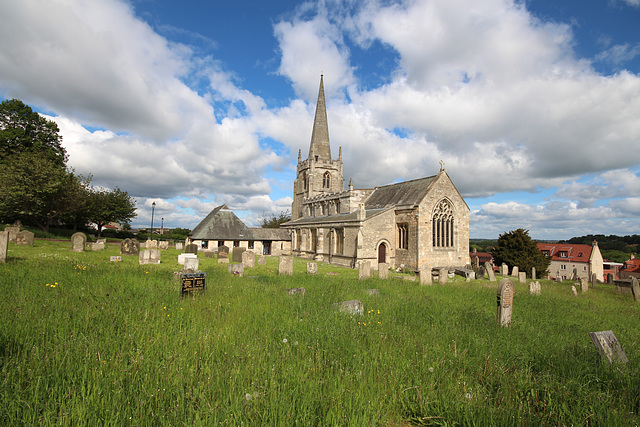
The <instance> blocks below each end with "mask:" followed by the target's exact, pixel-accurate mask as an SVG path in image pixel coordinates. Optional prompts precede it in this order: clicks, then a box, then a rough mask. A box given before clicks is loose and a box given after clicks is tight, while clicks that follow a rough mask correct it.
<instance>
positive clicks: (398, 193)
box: [365, 175, 437, 210]
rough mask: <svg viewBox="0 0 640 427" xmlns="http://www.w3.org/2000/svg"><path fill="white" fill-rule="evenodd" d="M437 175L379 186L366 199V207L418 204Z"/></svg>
mask: <svg viewBox="0 0 640 427" xmlns="http://www.w3.org/2000/svg"><path fill="white" fill-rule="evenodd" d="M436 177H437V175H434V176H429V177H426V178H420V179H414V180H411V181H405V182H399V183H397V184H390V185H385V186H382V187H377V188H376V189H375V190H374V192H373V193H372V194H371V195H370V196H369V197H368V198H367V200H366V201H365V209H367V210H369V209H381V208H390V207H400V206H407V207H414V206H417V205H418V204H419V203H420V202H421V201H422V199H424V196H425V195H426V194H427V192H428V191H429V187H430V185H431V183H432V182H433V181H434V180H435V179H436Z"/></svg>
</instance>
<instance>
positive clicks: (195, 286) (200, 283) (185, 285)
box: [180, 272, 207, 296]
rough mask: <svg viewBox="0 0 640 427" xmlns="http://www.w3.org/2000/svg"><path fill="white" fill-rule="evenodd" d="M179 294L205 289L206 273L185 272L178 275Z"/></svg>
mask: <svg viewBox="0 0 640 427" xmlns="http://www.w3.org/2000/svg"><path fill="white" fill-rule="evenodd" d="M180 285H181V286H180V296H184V295H185V294H187V293H193V292H195V291H205V290H206V289H207V273H201V272H198V273H186V274H182V275H180Z"/></svg>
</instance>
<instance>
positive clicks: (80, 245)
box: [71, 231, 87, 252]
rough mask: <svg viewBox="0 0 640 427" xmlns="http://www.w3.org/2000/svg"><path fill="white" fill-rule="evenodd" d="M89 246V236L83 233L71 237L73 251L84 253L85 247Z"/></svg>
mask: <svg viewBox="0 0 640 427" xmlns="http://www.w3.org/2000/svg"><path fill="white" fill-rule="evenodd" d="M86 244H87V235H86V234H84V233H81V232H79V231H78V232H77V233H73V234H72V235H71V251H72V252H84V246H85V245H86Z"/></svg>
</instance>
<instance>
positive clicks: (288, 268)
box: [278, 256, 293, 276]
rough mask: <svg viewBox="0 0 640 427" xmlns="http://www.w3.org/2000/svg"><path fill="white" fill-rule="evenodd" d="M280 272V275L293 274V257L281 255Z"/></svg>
mask: <svg viewBox="0 0 640 427" xmlns="http://www.w3.org/2000/svg"><path fill="white" fill-rule="evenodd" d="M278 274H279V275H280V276H285V275H288V276H293V258H292V257H290V256H281V257H279V259H278Z"/></svg>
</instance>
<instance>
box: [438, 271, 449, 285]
mask: <svg viewBox="0 0 640 427" xmlns="http://www.w3.org/2000/svg"><path fill="white" fill-rule="evenodd" d="M448 281H449V269H447V268H441V269H439V270H438V283H440V284H441V285H444V284H445V283H447V282H448Z"/></svg>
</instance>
